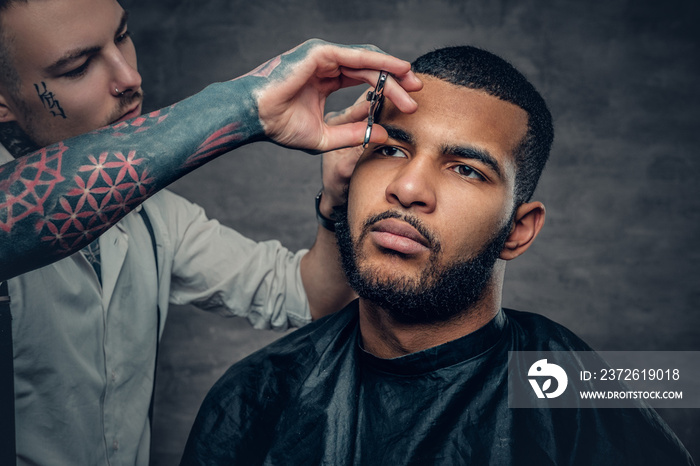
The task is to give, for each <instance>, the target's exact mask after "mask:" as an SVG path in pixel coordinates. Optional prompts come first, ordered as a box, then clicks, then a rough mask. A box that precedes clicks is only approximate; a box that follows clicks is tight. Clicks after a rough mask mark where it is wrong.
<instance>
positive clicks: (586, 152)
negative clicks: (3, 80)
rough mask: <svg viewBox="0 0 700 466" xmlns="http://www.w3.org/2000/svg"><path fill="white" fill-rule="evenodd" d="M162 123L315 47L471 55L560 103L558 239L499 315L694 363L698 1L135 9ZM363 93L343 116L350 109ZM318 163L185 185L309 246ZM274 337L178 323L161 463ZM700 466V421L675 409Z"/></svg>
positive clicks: (236, 323)
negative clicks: (456, 50)
mask: <svg viewBox="0 0 700 466" xmlns="http://www.w3.org/2000/svg"><path fill="white" fill-rule="evenodd" d="M122 3H123V4H124V6H125V7H126V8H127V9H129V10H130V11H131V13H132V18H131V20H130V29H131V31H132V32H133V35H134V40H135V42H136V44H137V48H138V51H139V65H140V70H141V72H142V74H143V77H144V81H145V87H146V91H147V93H148V96H147V102H146V107H147V109H154V108H158V107H162V106H165V105H168V104H170V103H172V102H174V101H176V100H179V99H182V98H184V97H186V96H188V95H191V94H192V93H194V92H197V91H198V90H200V89H201V88H203V87H204V86H205V85H206V84H208V83H210V82H213V81H217V80H226V79H230V78H232V77H235V76H238V75H240V74H243V73H245V72H247V71H249V70H250V69H252V68H254V67H255V66H257V65H258V64H259V63H261V62H263V61H265V60H266V59H268V58H271V57H273V56H275V55H277V54H279V53H281V52H283V51H285V50H287V49H289V48H291V47H293V46H294V45H296V44H297V43H299V42H302V41H303V40H305V39H307V38H310V37H321V38H324V39H326V40H330V41H334V42H341V43H373V44H375V45H378V46H379V47H381V48H382V49H384V50H386V51H387V52H390V53H392V54H395V55H397V56H400V57H403V58H406V59H413V58H415V57H416V56H418V55H419V54H421V53H424V52H426V51H429V50H431V49H433V48H436V47H440V46H444V45H456V44H463V43H469V44H473V45H477V46H481V47H484V48H487V49H489V50H491V51H494V52H496V53H498V54H499V55H501V56H503V57H505V58H507V59H508V60H510V61H511V62H512V63H514V64H515V65H516V66H517V67H518V68H519V69H520V70H522V71H523V72H524V73H525V74H526V75H527V76H528V77H529V78H530V79H531V80H532V81H533V83H534V84H535V85H536V86H537V87H538V89H539V90H540V91H541V92H542V94H543V95H544V96H545V99H546V100H547V101H548V102H549V105H550V108H551V110H552V113H553V115H554V119H555V127H556V140H555V144H554V148H553V153H552V159H551V161H550V163H549V165H548V167H547V169H546V170H545V174H544V176H543V179H542V181H541V183H540V187H539V188H538V192H537V194H536V197H537V198H538V199H540V200H542V201H543V202H544V203H545V205H546V206H547V223H546V226H545V228H544V230H543V232H542V234H541V235H540V237H539V238H538V241H537V242H536V244H535V245H534V246H533V247H532V248H531V249H530V251H528V253H527V254H526V255H525V256H523V257H522V258H519V259H518V260H516V261H515V262H513V263H511V264H510V265H509V268H508V274H507V283H506V289H505V297H504V305H505V306H508V307H514V308H517V309H522V310H529V311H535V312H540V313H542V314H544V315H547V316H549V317H551V318H553V319H554V320H556V321H558V322H560V323H562V324H564V325H566V326H567V327H569V328H571V329H572V330H573V331H574V332H576V333H577V334H578V335H580V336H581V337H582V338H584V339H585V340H587V341H588V342H589V343H590V344H591V345H592V346H593V347H594V348H596V349H600V350H700V314H699V313H698V312H697V309H698V298H699V297H700V296H699V295H700V292H699V286H698V285H700V274H699V273H698V269H697V263H698V259H699V256H700V253H699V252H698V251H699V249H698V244H697V241H698V240H700V235H699V233H700V228H699V227H700V222H699V218H700V208H699V207H700V206H699V200H698V194H700V188H699V187H698V179H700V163H699V161H698V142H700V141H699V140H700V137H699V136H698V133H699V132H700V131H699V130H700V128H699V127H698V117H700V107H699V105H698V104H699V102H698V101H699V98H698V91H697V85H698V83H699V82H700V62H699V57H700V53H699V50H698V45H699V42H700V37H699V34H698V26H697V23H698V20H700V14H699V12H700V8H699V5H700V2H697V0H692V1H679V0H670V1H665V2H663V3H662V2H660V1H648V0H609V1H604V2H603V1H601V2H590V1H589V2H587V1H581V0H578V1H574V0H560V1H556V2H555V1H553V0H552V1H534V0H521V1H513V0H500V1H499V0H478V1H469V0H467V1H464V0H462V1H448V0H436V1H431V2H419V1H412V0H406V1H400V0H388V1H382V2H377V3H373V4H370V3H366V2H360V1H356V0H342V1H337V0H288V1H285V2H281V1H280V2H271V1H264V2H263V1H257V2H250V1H247V2H243V1H238V0H228V1H226V0H200V1H196V2H195V1H185V0H150V1H136V0H126V1H124V2H122ZM354 96H355V93H354V92H345V93H343V94H341V95H340V96H339V97H338V98H335V99H333V100H332V101H331V106H332V107H333V108H336V109H337V108H340V107H341V106H343V105H345V104H348V103H350V102H351V101H352V100H353V99H354ZM319 185H320V174H319V161H318V159H317V158H313V157H311V156H308V155H305V154H301V153H292V152H289V151H285V150H284V149H281V148H278V147H275V146H273V145H271V144H262V143H260V144H255V145H253V146H248V147H246V148H244V149H241V150H238V151H237V152H236V153H235V154H231V155H228V156H225V157H222V158H220V159H218V160H217V161H215V162H213V163H211V164H209V165H208V166H206V167H204V168H202V169H200V170H198V171H197V172H195V173H194V174H192V175H190V176H188V177H187V178H185V179H183V180H181V181H180V182H178V183H176V184H175V185H174V186H173V190H174V191H176V192H178V193H180V194H183V195H184V196H186V197H187V198H189V199H191V200H192V201H195V202H197V203H199V204H201V205H202V206H204V207H205V208H206V209H207V211H208V213H209V214H210V216H212V217H216V218H218V219H220V220H221V221H222V222H223V223H224V224H227V225H230V226H232V227H234V228H236V229H238V230H239V231H241V232H242V233H244V234H246V235H248V236H250V237H252V238H255V239H257V240H264V239H269V238H277V239H280V240H281V241H282V242H283V243H284V244H286V245H287V246H288V247H290V248H292V249H298V248H303V247H308V246H309V245H310V244H311V242H312V240H313V235H314V232H315V220H314V214H313V196H314V194H315V192H316V191H317V189H318V187H319ZM278 336H279V335H278V334H275V333H271V332H258V331H253V330H251V329H249V328H248V327H247V324H246V323H245V322H244V321H242V320H238V319H222V318H219V317H217V316H210V315H206V314H205V313H203V312H201V311H198V310H195V309H191V308H184V307H183V308H173V309H172V311H171V315H170V318H169V321H168V324H167V327H166V332H165V336H164V340H163V344H162V353H161V360H160V373H159V381H158V382H159V387H158V402H157V406H156V409H157V414H156V416H157V419H156V424H155V432H154V435H155V459H156V464H163V465H165V464H175V463H176V462H177V459H178V458H179V453H180V451H181V449H182V446H183V444H184V441H185V438H186V436H187V432H188V431H189V426H190V424H191V422H192V418H193V417H194V414H195V413H196V411H197V409H198V406H199V403H200V402H201V400H202V398H203V396H204V395H205V393H206V391H207V389H208V388H209V387H210V386H211V384H212V383H213V382H214V381H215V380H216V379H217V378H218V377H219V376H220V375H221V374H222V373H223V371H224V370H225V369H226V368H227V367H228V366H229V365H230V364H231V363H233V362H235V361H236V360H238V359H240V358H241V357H244V356H245V355H247V354H248V353H250V352H251V351H253V350H255V349H257V348H258V347H260V346H262V345H264V344H265V343H267V342H269V341H272V340H273V339H275V338H277V337H278ZM661 413H662V415H663V416H664V417H665V418H666V419H667V420H668V422H669V423H670V424H671V425H672V426H673V427H674V429H675V430H676V432H677V433H678V435H679V436H680V437H681V438H682V440H683V441H684V442H685V444H686V446H687V447H688V448H689V449H690V450H691V451H692V452H693V455H694V456H695V458H696V459H697V458H698V457H700V449H699V448H700V446H699V445H698V444H699V443H700V440H699V439H700V412H699V411H698V410H664V411H662V412H661Z"/></svg>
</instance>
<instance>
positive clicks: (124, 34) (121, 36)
mask: <svg viewBox="0 0 700 466" xmlns="http://www.w3.org/2000/svg"><path fill="white" fill-rule="evenodd" d="M129 37H131V34H130V33H129V31H124V32H122V33H121V34H119V35H118V36H117V37H115V38H114V43H115V44H121V43H122V42H124V41H125V40H127V39H128V38H129Z"/></svg>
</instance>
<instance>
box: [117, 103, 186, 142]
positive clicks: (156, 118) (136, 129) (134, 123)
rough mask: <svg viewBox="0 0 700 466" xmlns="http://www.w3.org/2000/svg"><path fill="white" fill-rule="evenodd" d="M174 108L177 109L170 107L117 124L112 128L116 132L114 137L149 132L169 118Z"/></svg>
mask: <svg viewBox="0 0 700 466" xmlns="http://www.w3.org/2000/svg"><path fill="white" fill-rule="evenodd" d="M173 107H175V105H171V106H170V107H168V108H164V109H161V110H156V111H154V112H151V113H149V114H148V115H141V116H140V117H137V118H134V119H133V120H128V121H122V122H121V123H117V124H116V125H114V126H112V127H111V129H112V130H113V131H114V133H113V134H112V136H117V137H119V136H126V135H127V134H136V133H142V132H144V131H147V130H149V129H151V128H153V127H154V126H156V125H158V124H159V123H162V122H163V120H165V119H166V118H168V113H169V112H170V110H172V108H173Z"/></svg>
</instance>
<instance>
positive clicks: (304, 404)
mask: <svg viewBox="0 0 700 466" xmlns="http://www.w3.org/2000/svg"><path fill="white" fill-rule="evenodd" d="M517 350H520V351H538V350H544V351H589V350H590V348H589V347H588V346H587V345H586V344H585V343H584V342H583V341H582V340H580V339H579V338H578V337H576V336H575V335H574V334H573V333H571V332H570V331H569V330H567V329H566V328H564V327H562V326H561V325H559V324H556V323H554V322H552V321H551V320H549V319H546V318H544V317H542V316H539V315H536V314H530V313H525V312H518V311H511V310H504V311H503V312H500V313H499V314H498V316H497V317H496V318H495V319H493V320H492V321H491V322H489V323H488V324H487V325H486V326H484V327H482V328H481V329H479V330H478V331H476V332H474V333H471V334H469V335H467V336H465V337H462V338H460V339H458V340H455V341H452V342H449V343H446V344H444V345H440V346H437V347H434V348H430V349H428V350H425V351H421V352H419V353H414V354H410V355H408V356H404V357H401V358H396V359H390V360H386V359H379V358H376V357H374V356H372V355H371V354H369V353H367V352H365V351H363V350H362V349H361V348H360V345H359V325H358V305H357V301H356V302H354V303H352V304H350V305H349V306H348V307H346V308H345V309H344V310H342V311H340V312H338V313H337V314H334V315H332V316H329V317H326V318H324V319H321V320H319V321H318V322H315V323H312V324H310V325H307V326H306V327H304V328H302V329H300V330H297V331H295V332H293V333H292V334H290V335H288V336H286V337H284V338H282V339H280V340H278V341H277V342H274V343H273V344H271V345H269V346H267V347H266V348H263V349H262V350H260V351H258V352H256V353H254V354H253V355H251V356H249V357H248V358H246V359H244V360H243V361H241V362H239V363H238V364H235V365H233V366H232V367H231V368H230V369H229V370H228V371H227V372H226V374H224V376H223V377H222V378H221V379H220V380H219V381H218V382H217V383H216V385H214V387H213V388H212V389H211V391H210V392H209V394H208V396H207V398H206V399H205V401H204V403H203V404H202V407H201V409H200V412H199V415H198V416H197V419H196V421H195V424H194V426H193V428H192V432H191V433H190V438H189V440H188V443H187V447H186V450H185V454H184V456H183V459H182V465H195V464H206V465H214V464H216V465H233V464H235V465H246V466H249V465H259V464H264V465H285V466H286V465H298V466H302V465H303V466H310V465H320V464H324V465H379V466H396V465H421V466H423V465H537V466H547V465H589V466H593V465H595V466H599V465H615V466H620V465H635V466H636V465H654V466H656V465H687V464H693V463H692V460H691V459H690V457H689V456H688V453H687V452H686V450H685V449H684V448H683V446H682V445H681V444H680V442H679V441H678V439H677V438H676V437H675V435H674V434H673V433H672V432H671V431H670V429H669V428H668V427H667V426H666V425H665V424H664V423H663V421H662V420H661V419H660V418H659V417H658V415H657V414H656V413H655V412H654V411H653V410H650V409H609V408H608V409H590V408H589V409H510V408H508V387H507V360H508V351H517ZM525 371H526V369H525Z"/></svg>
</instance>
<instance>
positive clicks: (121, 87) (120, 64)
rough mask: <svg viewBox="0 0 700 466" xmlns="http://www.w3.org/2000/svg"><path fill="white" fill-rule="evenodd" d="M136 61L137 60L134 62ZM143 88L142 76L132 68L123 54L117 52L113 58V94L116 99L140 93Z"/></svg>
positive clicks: (134, 67)
mask: <svg viewBox="0 0 700 466" xmlns="http://www.w3.org/2000/svg"><path fill="white" fill-rule="evenodd" d="M134 61H135V60H134ZM140 88H141V74H139V72H138V70H137V69H136V66H135V64H134V65H133V66H132V64H131V63H129V60H127V59H126V58H125V57H124V55H122V53H121V52H119V51H117V52H116V53H115V55H114V57H113V78H112V89H111V91H112V93H113V94H114V96H115V97H121V96H122V95H124V94H129V93H133V92H136V91H138V90H139V89H140Z"/></svg>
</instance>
